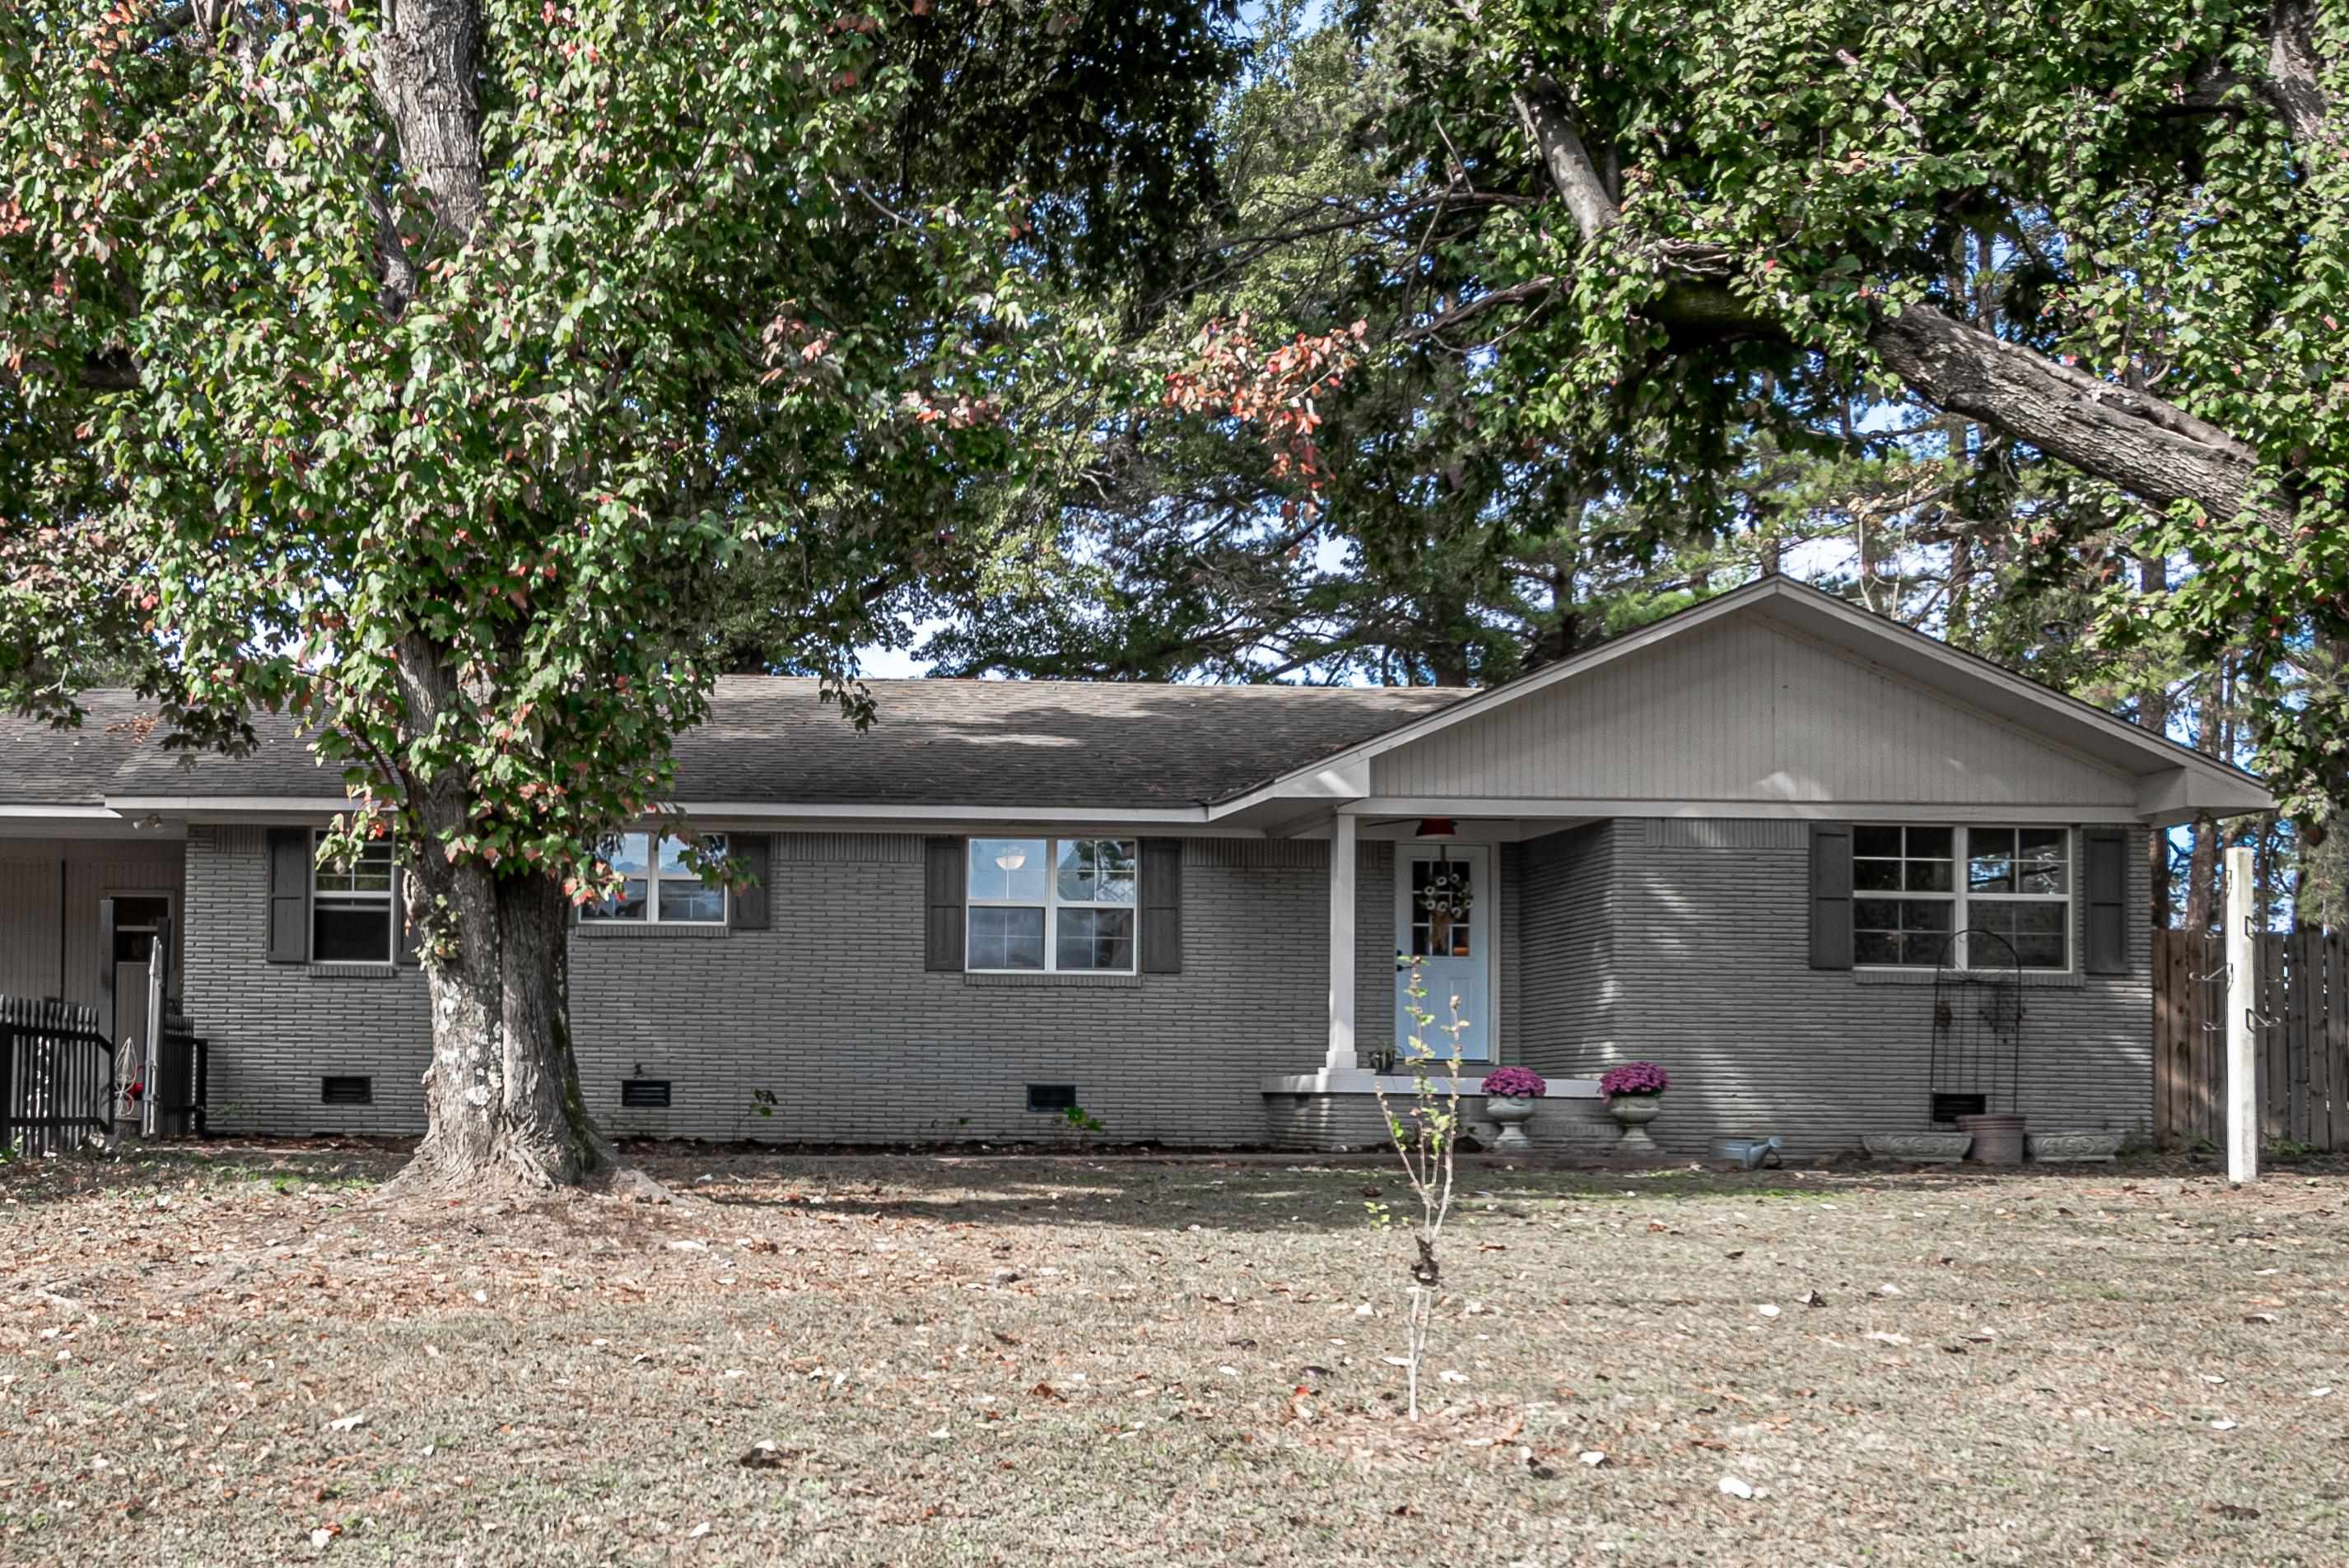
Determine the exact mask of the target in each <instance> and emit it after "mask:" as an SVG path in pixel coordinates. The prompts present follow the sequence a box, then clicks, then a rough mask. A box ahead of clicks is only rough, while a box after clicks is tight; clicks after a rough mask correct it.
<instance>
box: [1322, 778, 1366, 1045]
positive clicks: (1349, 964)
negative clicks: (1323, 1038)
mask: <svg viewBox="0 0 2349 1568" xmlns="http://www.w3.org/2000/svg"><path fill="white" fill-rule="evenodd" d="M1354 831H1355V824H1354V819H1353V818H1351V817H1349V816H1348V815H1346V814H1345V813H1344V812H1343V811H1340V812H1337V813H1336V814H1334V815H1333V816H1332V817H1331V818H1330V1050H1329V1057H1328V1060H1327V1063H1326V1066H1327V1067H1328V1068H1329V1070H1330V1071H1331V1072H1351V1071H1353V1070H1354V1068H1356V1067H1358V1066H1359V1065H1361V1064H1360V1063H1359V1062H1358V1061H1357V1060H1356V1059H1355V1057H1354V856H1355V847H1356V843H1355V836H1354Z"/></svg>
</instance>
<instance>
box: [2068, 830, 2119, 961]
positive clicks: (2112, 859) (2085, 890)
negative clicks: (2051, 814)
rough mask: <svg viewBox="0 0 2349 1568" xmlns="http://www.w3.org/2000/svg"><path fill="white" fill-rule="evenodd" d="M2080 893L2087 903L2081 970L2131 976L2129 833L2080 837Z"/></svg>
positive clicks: (2095, 833)
mask: <svg viewBox="0 0 2349 1568" xmlns="http://www.w3.org/2000/svg"><path fill="white" fill-rule="evenodd" d="M2080 859H2081V861H2082V867H2081V876H2080V882H2081V892H2082V894H2083V896H2084V897H2085V901H2086V915H2087V919H2086V923H2085V941H2084V943H2083V947H2084V951H2083V953H2082V954H2081V967H2082V968H2084V969H2085V970H2086V971H2087V972H2088V973H2089V974H2091V975H2126V974H2127V973H2128V830H2127V828H2087V829H2084V830H2082V831H2081V833H2080Z"/></svg>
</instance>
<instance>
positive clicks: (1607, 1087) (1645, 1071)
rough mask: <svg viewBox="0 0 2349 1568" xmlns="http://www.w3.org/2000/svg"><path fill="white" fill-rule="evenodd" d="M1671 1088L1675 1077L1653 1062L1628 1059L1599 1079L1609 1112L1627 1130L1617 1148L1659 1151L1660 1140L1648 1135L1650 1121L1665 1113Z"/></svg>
mask: <svg viewBox="0 0 2349 1568" xmlns="http://www.w3.org/2000/svg"><path fill="white" fill-rule="evenodd" d="M1671 1087H1672V1080H1671V1078H1670V1077H1669V1076H1667V1075H1666V1074H1665V1072H1664V1069H1663V1068H1660V1067H1658V1066H1657V1065H1656V1064H1655V1063H1653V1062H1625V1063H1624V1064H1623V1065H1622V1066H1621V1067H1617V1068H1608V1069H1607V1071H1606V1073H1605V1075H1604V1076H1603V1077H1601V1078H1599V1093H1601V1094H1603V1095H1605V1096H1606V1097H1607V1114H1608V1115H1609V1116H1611V1117H1613V1118H1614V1119H1615V1120H1616V1123H1617V1125H1619V1127H1621V1128H1622V1129H1623V1139H1622V1141H1621V1142H1620V1143H1619V1144H1617V1145H1616V1147H1617V1148H1619V1149H1620V1150H1622V1151H1623V1152H1624V1153H1626V1154H1654V1153H1656V1152H1658V1150H1657V1149H1656V1140H1654V1139H1652V1138H1651V1137H1649V1136H1648V1123H1650V1122H1651V1121H1653V1120H1655V1119H1656V1118H1657V1117H1658V1116H1660V1115H1661V1114H1662V1112H1663V1109H1664V1090H1666V1089H1668V1088H1671Z"/></svg>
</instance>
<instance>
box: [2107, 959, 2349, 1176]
mask: <svg viewBox="0 0 2349 1568" xmlns="http://www.w3.org/2000/svg"><path fill="white" fill-rule="evenodd" d="M2255 946H2256V949H2257V952H2258V954H2259V975H2257V976H2256V978H2255V980H2254V983H2253V985H2252V986H2251V995H2252V996H2253V998H2254V1002H2253V1017H2252V1040H2253V1042H2254V1045H2255V1047H2256V1052H2255V1054H2256V1056H2257V1058H2258V1068H2259V1093H2258V1099H2257V1102H2256V1103H2257V1104H2258V1106H2259V1110H2260V1137H2261V1140H2262V1141H2263V1142H2274V1141H2278V1140H2286V1139H2288V1140H2291V1141H2292V1142H2294V1143H2299V1144H2305V1145H2307V1146H2309V1147H2311V1148H2314V1149H2321V1150H2349V933H2344V932H2341V931H2320V930H2318V929H2317V928H2316V927H2314V926H2302V927H2301V928H2300V929H2299V930H2297V931H2292V932H2289V933H2283V932H2263V933H2261V934H2260V936H2259V937H2258V939H2257V942H2256V944H2255ZM2226 971H2227V954H2226V944H2225V942H2224V941H2223V940H2222V939H2221V938H2220V937H2217V936H2206V935H2203V934H2200V933H2198V932H2187V931H2157V932H2155V933H2154V934H2153V1135H2154V1141H2155V1142H2156V1143H2158V1144H2159V1145H2161V1146H2162V1147H2163V1148H2165V1149H2167V1148H2178V1147H2182V1146H2187V1145H2191V1144H2192V1143H2194V1142H2195V1141H2196V1140H2207V1141H2209V1143H2210V1144H2212V1145H2213V1146H2223V1145H2224V1144H2225V1143H2226V1140H2227V1014H2226V1006H2227V1003H2226V980H2227V975H2226Z"/></svg>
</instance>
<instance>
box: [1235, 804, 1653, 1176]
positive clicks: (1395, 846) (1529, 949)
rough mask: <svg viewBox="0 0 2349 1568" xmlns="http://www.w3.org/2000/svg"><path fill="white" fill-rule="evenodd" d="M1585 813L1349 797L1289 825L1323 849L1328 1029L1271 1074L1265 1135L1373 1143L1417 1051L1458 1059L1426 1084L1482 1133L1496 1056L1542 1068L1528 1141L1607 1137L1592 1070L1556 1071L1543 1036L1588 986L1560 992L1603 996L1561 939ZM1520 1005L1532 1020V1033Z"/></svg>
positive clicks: (1613, 1132)
mask: <svg viewBox="0 0 2349 1568" xmlns="http://www.w3.org/2000/svg"><path fill="white" fill-rule="evenodd" d="M1587 823H1588V819H1567V818H1555V817H1528V818H1519V817H1508V818H1500V817H1489V816H1488V817H1465V816H1421V815H1403V816H1393V815H1381V814H1377V811H1376V810H1375V808H1374V803H1372V802H1368V801H1349V802H1344V803H1341V804H1339V805H1337V806H1334V807H1332V808H1330V809H1328V810H1326V811H1325V812H1323V813H1322V814H1321V820H1319V821H1318V822H1310V823H1308V822H1299V823H1296V824H1293V825H1292V829H1291V831H1292V832H1293V834H1294V836H1297V837H1300V838H1319V839H1326V840H1327V841H1329V844H1330V858H1329V872H1328V920H1329V944H1328V949H1327V953H1328V975H1327V985H1326V989H1325V992H1324V999H1325V1013H1326V1017H1327V1029H1328V1032H1327V1037H1326V1039H1325V1043H1324V1051H1323V1057H1322V1061H1321V1064H1320V1066H1319V1068H1316V1069H1315V1070H1313V1071H1310V1072H1303V1073H1284V1074H1275V1075H1270V1076H1268V1077H1267V1078H1265V1079H1264V1080H1263V1084H1262V1089H1263V1094H1264V1102H1265V1132H1266V1140H1267V1141H1268V1143H1270V1144H1271V1145H1272V1146H1274V1147H1276V1148H1281V1149H1294V1150H1331V1151H1339V1150H1364V1149H1378V1148H1382V1147H1384V1146H1385V1145H1386V1143H1387V1141H1388V1136H1389V1135H1388V1131H1387V1125H1386V1109H1385V1107H1384V1106H1383V1105H1382V1104H1381V1099H1382V1098H1383V1099H1386V1100H1390V1101H1404V1100H1409V1099H1411V1098H1412V1097H1413V1094H1414V1093H1415V1092H1416V1091H1417V1089H1418V1088H1419V1084H1420V1078H1419V1076H1418V1075H1417V1074H1416V1073H1414V1072H1413V1070H1412V1068H1411V1065H1410V1064H1411V1063H1412V1061H1413V1058H1414V1057H1425V1058H1429V1059H1431V1060H1433V1061H1434V1062H1437V1063H1441V1064H1444V1065H1445V1066H1448V1065H1449V1063H1450V1062H1451V1060H1452V1059H1453V1058H1454V1057H1455V1056H1456V1057H1458V1058H1459V1062H1460V1069H1459V1073H1458V1076H1457V1077H1456V1078H1454V1076H1453V1075H1452V1074H1451V1073H1449V1072H1447V1071H1443V1070H1438V1071H1435V1072H1433V1074H1432V1075H1431V1076H1430V1078H1429V1079H1428V1081H1429V1084H1430V1086H1431V1087H1432V1088H1433V1089H1434V1090H1435V1091H1436V1092H1437V1093H1440V1094H1447V1095H1448V1094H1452V1093H1455V1092H1456V1093H1457V1094H1458V1095H1459V1096H1460V1097H1461V1112H1462V1116H1463V1119H1464V1121H1465V1122H1467V1123H1468V1125H1469V1127H1470V1129H1471V1130H1472V1131H1474V1132H1475V1134H1476V1135H1477V1136H1478V1137H1479V1138H1480V1139H1481V1140H1484V1141H1485V1142H1486V1143H1487V1144H1490V1143H1491V1142H1492V1141H1493V1140H1494V1138H1495V1136H1496V1135H1497V1133H1498V1131H1499V1129H1498V1126H1497V1125H1496V1124H1495V1123H1494V1122H1493V1121H1492V1120H1491V1119H1490V1118H1489V1117H1487V1116H1486V1115H1485V1096H1484V1094H1483V1092H1482V1088H1481V1085H1482V1083H1483V1080H1484V1078H1485V1074H1486V1073H1487V1072H1489V1071H1491V1070H1492V1069H1493V1068H1497V1067H1502V1066H1516V1067H1530V1068H1534V1070H1536V1071H1537V1072H1540V1073H1541V1074H1542V1075H1543V1076H1544V1078H1546V1079H1547V1093H1546V1095H1545V1096H1544V1098H1543V1099H1542V1101H1541V1103H1540V1105H1539V1106H1538V1108H1537V1112H1536V1114H1535V1116H1534V1119H1533V1120H1532V1121H1531V1122H1530V1123H1529V1124H1527V1126H1526V1134H1527V1136H1528V1137H1529V1138H1530V1139H1531V1140H1532V1142H1533V1144H1534V1146H1535V1148H1536V1149H1537V1150H1540V1151H1543V1152H1549V1153H1576V1152H1580V1153H1586V1154H1587V1153H1593V1152H1603V1151H1605V1150H1608V1149H1609V1148H1610V1147H1611V1146H1612V1145H1613V1144H1614V1142H1615V1141H1616V1139H1617V1137H1618V1129H1617V1128H1616V1126H1615V1124H1614V1122H1613V1121H1612V1120H1611V1119H1609V1117H1608V1115H1607V1112H1606V1106H1605V1102H1604V1100H1603V1099H1601V1098H1600V1096H1599V1082H1598V1079H1597V1078H1594V1077H1588V1076H1582V1075H1578V1074H1575V1073H1571V1072H1568V1071H1563V1070H1561V1069H1562V1068H1564V1067H1565V1066H1566V1065H1567V1063H1566V1058H1565V1057H1563V1056H1562V1055H1561V1053H1559V1052H1557V1051H1553V1050H1549V1049H1546V1048H1543V1047H1542V1045H1541V1044H1537V1043H1536V1042H1547V1040H1548V1039H1549V1037H1550V1036H1551V1035H1553V1034H1554V1033H1555V1032H1556V1031H1557V1029H1558V1028H1560V1027H1562V1026H1570V1021H1571V1018H1572V1017H1573V1016H1574V1015H1575V1013H1576V1012H1577V1011H1578V1007H1579V1006H1580V1004H1581V1002H1582V1001H1583V1000H1584V998H1580V997H1577V996H1573V995H1568V991H1570V990H1576V989H1588V991H1589V992H1590V993H1591V999H1595V997H1596V995H1597V992H1598V989H1599V988H1600V987H1603V985H1605V983H1606V977H1605V975H1603V974H1601V973H1599V972H1598V971H1597V970H1596V969H1595V968H1594V967H1592V966H1590V965H1576V964H1575V962H1574V959H1573V955H1572V954H1571V953H1570V952H1569V951H1568V949H1569V948H1570V947H1571V946H1572V944H1573V943H1574V941H1575V939H1576V931H1575V926H1576V924H1577V919H1576V913H1575V912H1574V911H1573V910H1572V909H1571V907H1570V906H1569V903H1568V901H1569V900H1570V899H1571V897H1572V890H1571V889H1570V887H1569V886H1568V881H1569V879H1570V873H1571V869H1572V866H1573V862H1574V861H1575V858H1576V857H1575V853H1574V851H1575V849H1576V847H1577V846H1576V840H1575V830H1577V829H1578V828H1581V827H1584V826H1586V825H1587ZM1414 980H1416V983H1417V985H1418V987H1419V989H1420V991H1421V993H1422V994H1421V995H1418V996H1416V997H1414V996H1413V995H1412V987H1413V983H1414ZM1527 1009H1532V1010H1534V1012H1535V1016H1537V1018H1538V1019H1539V1020H1540V1021H1539V1023H1538V1025H1537V1028H1536V1029H1535V1031H1534V1032H1533V1033H1532V1034H1530V1035H1529V1034H1528V1033H1527V1030H1526V1018H1525V1016H1523V1015H1524V1014H1525V1013H1526V1010H1527ZM1422 1015H1423V1016H1422ZM1560 1043H1563V1042H1560Z"/></svg>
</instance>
